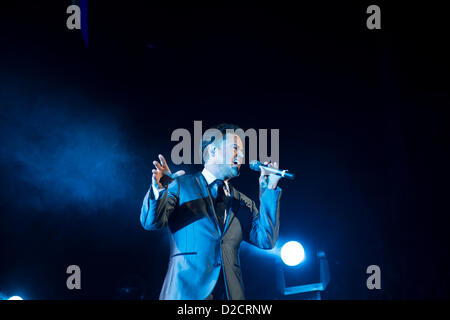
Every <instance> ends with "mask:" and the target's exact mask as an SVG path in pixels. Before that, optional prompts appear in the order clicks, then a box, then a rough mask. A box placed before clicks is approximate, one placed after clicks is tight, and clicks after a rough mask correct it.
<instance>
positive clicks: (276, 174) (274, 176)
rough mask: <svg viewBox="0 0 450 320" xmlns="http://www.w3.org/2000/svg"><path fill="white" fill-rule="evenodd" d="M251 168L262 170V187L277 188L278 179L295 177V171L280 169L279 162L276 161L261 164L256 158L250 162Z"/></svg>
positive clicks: (260, 181)
mask: <svg viewBox="0 0 450 320" xmlns="http://www.w3.org/2000/svg"><path fill="white" fill-rule="evenodd" d="M250 169H252V170H255V171H261V176H260V177H259V185H260V188H261V189H265V188H268V189H276V188H277V185H278V181H280V179H281V178H283V177H285V178H288V179H294V174H293V173H290V172H287V170H280V169H278V164H277V163H276V162H275V163H273V164H272V163H268V162H267V161H266V162H264V164H261V162H259V161H256V160H254V161H251V162H250Z"/></svg>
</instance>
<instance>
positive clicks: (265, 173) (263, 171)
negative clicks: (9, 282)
mask: <svg viewBox="0 0 450 320" xmlns="http://www.w3.org/2000/svg"><path fill="white" fill-rule="evenodd" d="M268 164H269V162H267V161H264V165H265V166H267V165H268ZM260 168H261V169H260V170H261V177H263V176H267V175H268V174H269V173H268V172H267V171H266V169H264V168H263V167H260Z"/></svg>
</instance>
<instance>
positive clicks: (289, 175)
mask: <svg viewBox="0 0 450 320" xmlns="http://www.w3.org/2000/svg"><path fill="white" fill-rule="evenodd" d="M261 167H262V168H264V170H266V171H267V172H270V173H272V174H275V175H277V176H282V177H283V178H288V179H291V180H294V174H293V173H291V172H287V170H280V169H277V168H271V167H268V166H265V165H263V164H262V163H261V162H259V161H257V160H252V161H250V169H252V170H255V171H260V170H261V169H260V168H261Z"/></svg>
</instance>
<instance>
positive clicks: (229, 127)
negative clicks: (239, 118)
mask: <svg viewBox="0 0 450 320" xmlns="http://www.w3.org/2000/svg"><path fill="white" fill-rule="evenodd" d="M209 129H216V130H219V131H220V133H221V134H222V138H223V139H225V137H226V134H227V130H234V131H236V130H238V129H240V127H239V126H237V125H235V124H232V123H221V124H218V125H216V126H213V127H211V128H209ZM209 129H208V130H209ZM214 140H215V137H214V135H213V136H211V138H210V139H208V140H202V160H203V163H205V150H206V147H207V146H209V145H210V144H211V143H213V142H214Z"/></svg>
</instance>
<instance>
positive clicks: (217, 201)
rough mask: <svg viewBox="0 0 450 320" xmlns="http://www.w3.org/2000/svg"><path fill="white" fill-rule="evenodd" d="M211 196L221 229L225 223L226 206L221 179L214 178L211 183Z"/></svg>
mask: <svg viewBox="0 0 450 320" xmlns="http://www.w3.org/2000/svg"><path fill="white" fill-rule="evenodd" d="M211 186H212V196H213V197H214V208H215V210H216V215H217V220H218V221H219V226H220V228H221V229H222V230H223V227H224V224H225V221H224V220H225V210H226V208H227V206H226V196H225V191H224V189H223V187H224V182H223V181H222V180H219V179H217V180H215V181H214V182H213V183H212V185H211Z"/></svg>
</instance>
